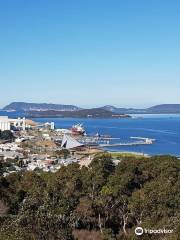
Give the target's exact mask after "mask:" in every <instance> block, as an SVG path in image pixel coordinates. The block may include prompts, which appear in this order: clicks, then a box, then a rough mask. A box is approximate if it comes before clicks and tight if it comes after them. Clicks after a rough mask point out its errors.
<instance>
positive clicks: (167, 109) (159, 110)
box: [3, 102, 180, 114]
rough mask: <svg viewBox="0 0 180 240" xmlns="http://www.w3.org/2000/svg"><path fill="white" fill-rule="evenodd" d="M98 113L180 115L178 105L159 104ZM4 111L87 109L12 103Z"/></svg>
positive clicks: (102, 108)
mask: <svg viewBox="0 0 180 240" xmlns="http://www.w3.org/2000/svg"><path fill="white" fill-rule="evenodd" d="M96 109H99V111H102V110H106V111H109V112H112V113H114V114H163V113H167V114H168V113H174V114H176V113H180V104H161V105H156V106H153V107H149V108H142V109H138V108H123V107H115V106H111V105H106V106H103V107H98V108H96ZM3 110H5V111H20V112H21V111H25V112H32V111H37V112H38V111H71V112H72V111H79V110H84V111H88V110H89V109H82V108H80V107H78V106H75V105H64V104H49V103H26V102H13V103H10V104H9V105H7V106H5V107H4V108H3Z"/></svg>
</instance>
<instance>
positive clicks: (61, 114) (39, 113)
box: [27, 108, 130, 118]
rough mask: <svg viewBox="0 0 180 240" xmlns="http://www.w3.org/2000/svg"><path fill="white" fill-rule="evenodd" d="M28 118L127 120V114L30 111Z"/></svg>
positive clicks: (98, 111)
mask: <svg viewBox="0 0 180 240" xmlns="http://www.w3.org/2000/svg"><path fill="white" fill-rule="evenodd" d="M27 116H28V117H72V118H126V117H130V116H128V115H125V114H115V113H113V112H110V111H107V110H104V109H102V108H92V109H82V110H78V111H30V112H28V113H27Z"/></svg>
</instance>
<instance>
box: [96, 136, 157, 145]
mask: <svg viewBox="0 0 180 240" xmlns="http://www.w3.org/2000/svg"><path fill="white" fill-rule="evenodd" d="M130 138H131V139H137V141H134V142H120V143H107V144H99V146H100V147H118V146H137V145H150V144H153V143H154V141H155V139H151V138H143V137H130Z"/></svg>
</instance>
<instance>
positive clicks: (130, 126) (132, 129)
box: [36, 115, 180, 156]
mask: <svg viewBox="0 0 180 240" xmlns="http://www.w3.org/2000/svg"><path fill="white" fill-rule="evenodd" d="M138 117H140V116H139V115H138ZM141 117H142V118H132V119H72V118H62V119H60V118H50V119H48V118H46V119H44V118H38V119H36V121H39V122H47V121H54V122H55V126H56V127H57V128H70V127H71V126H72V125H73V124H76V123H83V125H84V127H85V129H86V132H87V134H96V133H97V132H98V133H99V134H102V135H111V137H117V138H120V140H118V142H124V141H126V140H128V139H129V138H130V137H137V136H138V137H148V138H153V139H156V141H155V142H154V144H152V145H140V146H118V147H109V148H107V149H108V150H110V151H131V152H140V153H147V154H150V155H155V154H172V155H176V156H180V115H149V116H148V115H145V116H142V115H141Z"/></svg>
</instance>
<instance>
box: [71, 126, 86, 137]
mask: <svg viewBox="0 0 180 240" xmlns="http://www.w3.org/2000/svg"><path fill="white" fill-rule="evenodd" d="M71 132H72V134H73V135H84V134H85V129H84V127H83V125H82V124H80V123H78V124H75V125H73V126H72V128H71Z"/></svg>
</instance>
